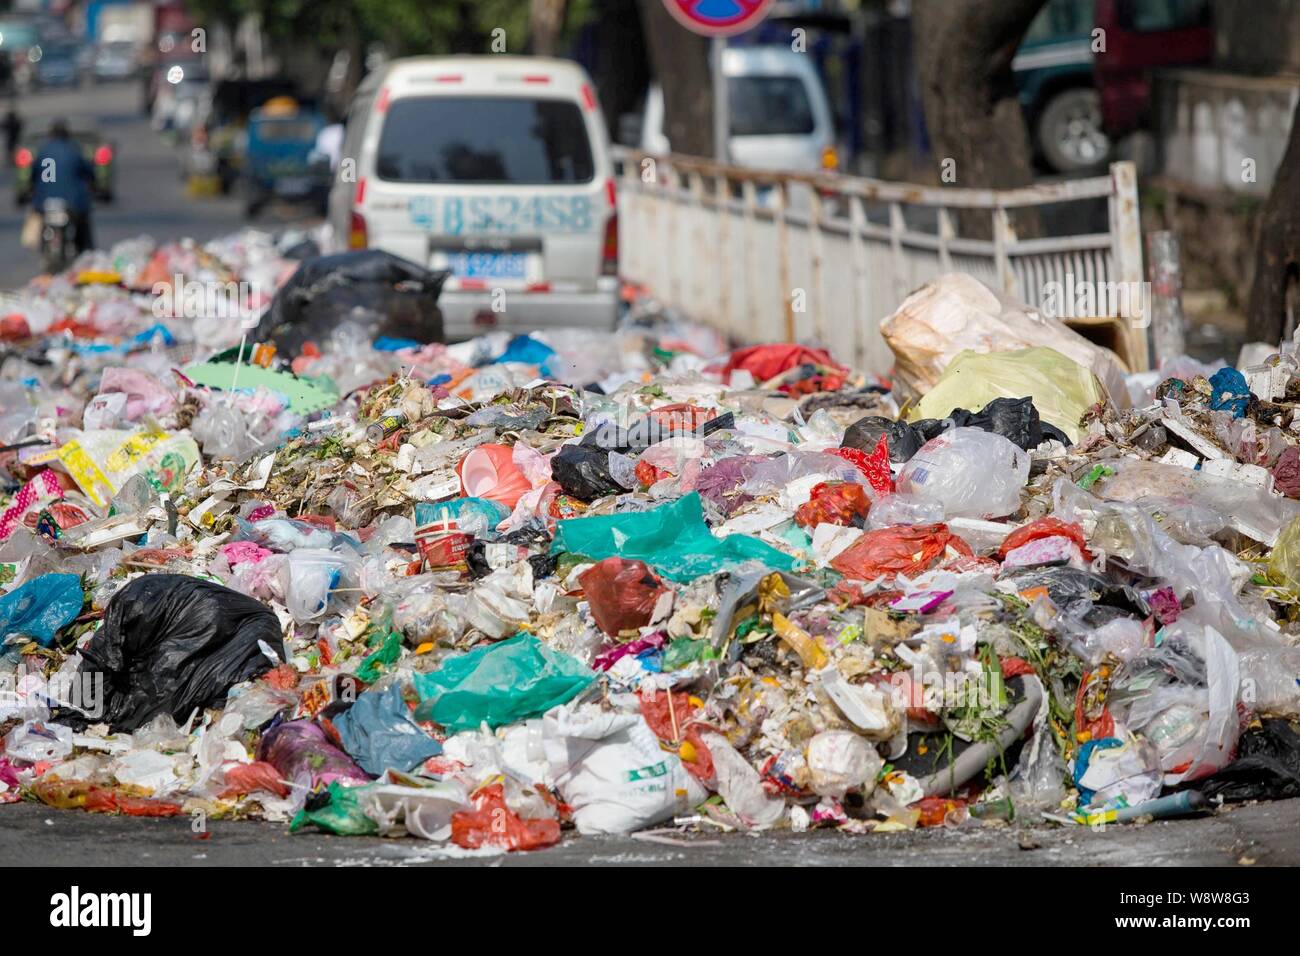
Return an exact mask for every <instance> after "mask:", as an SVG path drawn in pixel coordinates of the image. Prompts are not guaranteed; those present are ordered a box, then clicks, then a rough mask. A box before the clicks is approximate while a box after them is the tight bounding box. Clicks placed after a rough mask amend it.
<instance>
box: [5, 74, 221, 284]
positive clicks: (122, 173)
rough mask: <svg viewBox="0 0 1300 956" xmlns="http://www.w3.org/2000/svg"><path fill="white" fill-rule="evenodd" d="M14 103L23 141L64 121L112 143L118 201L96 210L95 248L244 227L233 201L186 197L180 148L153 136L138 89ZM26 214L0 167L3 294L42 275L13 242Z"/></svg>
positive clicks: (89, 90) (43, 95) (121, 86)
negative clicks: (96, 131)
mask: <svg viewBox="0 0 1300 956" xmlns="http://www.w3.org/2000/svg"><path fill="white" fill-rule="evenodd" d="M16 103H17V107H18V113H19V115H20V116H21V117H22V118H23V122H24V125H25V129H24V135H23V138H24V140H30V139H32V138H37V139H39V136H40V135H41V134H43V133H44V131H45V130H47V129H48V128H49V125H50V122H51V120H53V119H56V118H60V117H61V118H64V119H67V120H68V121H69V123H70V124H71V125H73V126H74V127H75V126H77V125H80V124H84V123H87V122H88V123H91V124H94V126H95V127H97V128H98V129H99V131H100V132H101V133H102V134H103V135H104V136H106V137H108V138H109V139H111V140H113V141H114V143H115V156H116V160H115V166H116V174H117V185H116V192H117V195H116V197H115V199H114V201H113V202H112V203H111V204H102V203H101V204H97V205H96V207H95V210H94V214H93V215H94V230H95V242H96V244H97V245H99V246H100V247H101V248H107V247H109V246H111V245H112V244H113V243H115V242H118V241H120V240H122V239H129V238H132V237H134V236H139V235H142V234H146V235H151V236H154V237H155V238H157V239H179V238H183V237H185V236H191V237H193V238H195V239H198V240H200V241H207V240H209V239H213V238H215V237H217V236H220V235H223V234H225V233H228V232H232V231H234V230H235V229H238V228H239V227H240V226H241V225H242V223H243V206H242V204H241V203H240V202H239V201H238V200H237V199H235V198H233V197H227V198H215V199H202V200H195V199H191V198H190V197H188V196H187V195H186V193H185V183H184V181H183V180H182V178H181V171H180V170H181V168H180V153H179V150H178V147H176V146H175V145H173V144H171V143H169V142H167V141H165V140H164V139H163V137H161V136H160V135H159V134H157V133H155V132H154V131H153V130H152V129H150V127H149V119H148V117H146V116H145V115H144V114H143V113H142V112H141V111H140V85H139V83H138V82H134V81H133V82H129V83H112V84H103V85H97V86H89V87H84V88H81V89H76V90H52V91H47V92H37V93H30V94H26V95H23V96H19V97H18V98H17V100H16ZM4 109H7V104H0V112H2V111H3V110H4ZM25 214H26V207H22V208H19V207H17V206H16V205H15V204H14V202H13V177H12V171H11V169H10V167H9V165H8V164H7V163H3V164H0V289H9V288H14V287H17V286H21V285H23V284H24V283H26V282H27V281H28V280H29V279H31V278H32V276H34V275H36V273H37V272H38V271H39V265H40V263H39V259H38V256H37V254H36V253H35V252H32V251H30V250H27V249H24V248H22V246H21V245H20V244H19V241H18V240H19V231H20V230H21V228H22V220H23V216H24V215H25Z"/></svg>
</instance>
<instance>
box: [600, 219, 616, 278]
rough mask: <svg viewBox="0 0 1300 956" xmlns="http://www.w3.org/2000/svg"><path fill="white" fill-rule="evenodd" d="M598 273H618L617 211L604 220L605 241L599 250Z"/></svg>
mask: <svg viewBox="0 0 1300 956" xmlns="http://www.w3.org/2000/svg"><path fill="white" fill-rule="evenodd" d="M600 274H601V275H606V276H616V275H618V213H614V214H613V215H612V216H610V217H609V219H607V220H606V221H605V242H604V245H603V246H602V247H601V251H600Z"/></svg>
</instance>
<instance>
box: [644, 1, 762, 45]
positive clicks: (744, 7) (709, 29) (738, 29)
mask: <svg viewBox="0 0 1300 956" xmlns="http://www.w3.org/2000/svg"><path fill="white" fill-rule="evenodd" d="M664 5H665V6H667V7H668V11H669V12H670V13H671V14H672V15H673V16H674V17H676V18H677V20H678V22H679V23H681V24H682V25H683V26H685V27H686V28H687V29H688V30H691V31H693V32H695V33H699V34H703V35H704V36H707V37H726V36H732V35H734V34H737V33H743V32H744V31H746V30H748V29H750V28H751V27H755V26H757V25H758V23H759V21H760V20H762V19H763V17H765V16H767V8H768V7H770V6H771V5H772V0H664Z"/></svg>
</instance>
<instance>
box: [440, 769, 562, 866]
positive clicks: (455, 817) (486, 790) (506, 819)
mask: <svg viewBox="0 0 1300 956" xmlns="http://www.w3.org/2000/svg"><path fill="white" fill-rule="evenodd" d="M471 799H472V800H473V801H474V809H473V810H457V811H456V812H455V813H453V814H452V815H451V842H452V843H454V844H456V845H457V846H460V847H464V848H465V849H467V850H477V849H478V848H479V847H484V846H499V847H502V848H503V849H506V850H540V849H542V848H543V847H548V846H554V845H555V844H556V843H559V842H560V821H559V820H525V819H523V818H522V817H521V816H519V814H517V813H515V811H513V810H511V809H510V807H509V806H508V805H507V804H506V794H505V788H504V787H502V785H501V784H499V783H494V784H492V785H490V786H487V787H482V788H481V789H479V790H476V791H475V792H474V795H473V797H472V798H471Z"/></svg>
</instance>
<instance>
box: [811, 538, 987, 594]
mask: <svg viewBox="0 0 1300 956" xmlns="http://www.w3.org/2000/svg"><path fill="white" fill-rule="evenodd" d="M950 548H951V549H952V551H953V552H955V553H956V554H957V555H960V556H963V557H968V558H969V557H973V556H974V552H972V551H971V549H970V545H968V544H967V543H966V542H965V541H963V540H962V539H961V538H959V537H958V536H957V535H955V534H953V533H952V532H951V531H949V530H948V526H947V525H946V524H918V525H895V526H893V527H889V528H880V529H878V530H876V531H868V532H867V533H866V534H864V535H863V536H862V537H860V538H858V540H857V541H855V542H853V544H851V545H849V546H848V547H847V548H845V549H844V550H843V551H841V552H840V553H839V554H838V555H836V557H835V559H834V560H833V561H831V567H832V568H834V569H835V570H836V571H839V572H840V573H841V574H843V575H844V576H845V577H849V578H855V579H857V580H859V581H870V580H871V579H872V578H878V577H893V576H894V575H896V574H906V575H907V576H908V577H911V576H912V575H914V574H920V573H921V572H922V571H924V570H926V569H927V568H929V567H930V566H931V565H933V564H935V563H936V561H938V560H939V559H941V558H943V557H944V556H945V555H946V554H947V553H948V550H949V549H950Z"/></svg>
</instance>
